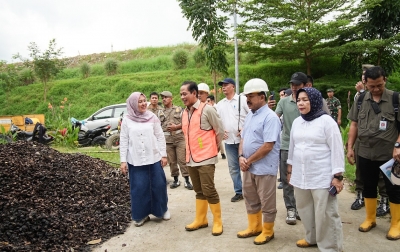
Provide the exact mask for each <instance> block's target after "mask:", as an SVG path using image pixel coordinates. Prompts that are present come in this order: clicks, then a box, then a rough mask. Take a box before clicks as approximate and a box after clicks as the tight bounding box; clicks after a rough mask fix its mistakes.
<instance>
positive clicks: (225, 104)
mask: <svg viewBox="0 0 400 252" xmlns="http://www.w3.org/2000/svg"><path fill="white" fill-rule="evenodd" d="M218 85H220V86H222V92H223V93H224V95H225V98H224V99H222V100H221V101H219V102H218V104H217V112H218V114H219V116H220V117H221V119H222V123H223V125H224V129H225V134H224V141H225V152H226V154H227V156H228V167H229V173H230V175H231V178H232V181H233V188H234V190H235V196H233V197H232V199H231V202H237V201H240V200H242V199H243V193H242V177H241V174H240V166H239V154H238V150H239V143H240V130H241V129H242V127H243V124H244V119H245V117H246V115H247V114H248V113H249V111H250V110H249V107H248V106H247V99H246V97H245V96H239V95H238V94H236V93H235V87H236V83H235V81H234V80H233V79H231V78H225V79H224V80H223V81H220V82H218Z"/></svg>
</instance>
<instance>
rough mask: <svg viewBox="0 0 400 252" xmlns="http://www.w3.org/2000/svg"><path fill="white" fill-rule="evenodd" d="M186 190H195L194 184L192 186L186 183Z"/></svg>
mask: <svg viewBox="0 0 400 252" xmlns="http://www.w3.org/2000/svg"><path fill="white" fill-rule="evenodd" d="M185 188H186V189H188V190H193V186H192V184H190V182H189V181H185Z"/></svg>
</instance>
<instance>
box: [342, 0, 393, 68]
mask: <svg viewBox="0 0 400 252" xmlns="http://www.w3.org/2000/svg"><path fill="white" fill-rule="evenodd" d="M361 5H363V6H365V10H364V12H363V13H362V15H361V17H360V20H359V22H358V23H357V25H356V26H355V27H354V29H353V31H352V32H350V33H347V34H343V35H342V36H341V37H340V38H339V40H340V42H339V43H342V44H344V45H343V48H345V49H344V51H345V52H346V53H345V54H344V56H343V57H342V66H343V71H344V72H346V73H347V74H351V75H354V74H357V75H360V74H361V65H362V64H363V63H369V64H374V65H380V66H382V67H383V68H385V70H386V71H387V72H388V73H390V72H392V71H394V70H395V69H396V68H398V67H399V65H400V46H399V44H400V1H398V0H363V1H362V2H361Z"/></svg>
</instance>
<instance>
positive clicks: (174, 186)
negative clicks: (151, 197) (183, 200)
mask: <svg viewBox="0 0 400 252" xmlns="http://www.w3.org/2000/svg"><path fill="white" fill-rule="evenodd" d="M180 185H181V182H179V180H174V182H172V184H171V185H170V186H169V188H171V189H175V188H177V187H178V186H180Z"/></svg>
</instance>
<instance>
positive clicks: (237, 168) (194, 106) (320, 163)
mask: <svg viewBox="0 0 400 252" xmlns="http://www.w3.org/2000/svg"><path fill="white" fill-rule="evenodd" d="M368 71H369V70H367V73H366V74H365V76H366V77H365V79H366V83H367V88H368V90H369V91H370V93H368V94H367V95H366V98H365V99H364V101H363V104H364V103H367V102H369V101H368V100H371V99H373V100H375V102H376V103H377V104H378V107H379V106H381V104H382V112H380V113H383V114H379V115H373V116H368V115H369V113H368V110H369V106H368V105H363V106H362V108H361V110H360V111H359V110H357V106H356V108H354V106H353V108H352V110H351V113H350V114H349V119H350V120H351V121H352V123H351V129H350V135H349V142H348V150H347V157H348V159H349V161H350V162H353V161H354V160H353V158H354V152H353V145H354V142H355V139H356V138H357V139H359V142H360V146H359V148H358V151H359V152H358V156H357V162H359V166H362V167H363V168H361V176H362V177H363V178H364V197H365V205H366V209H367V218H366V220H365V222H364V223H363V224H362V225H361V226H360V231H363V232H366V231H369V230H370V229H371V228H373V227H375V226H376V220H375V218H374V217H375V215H374V214H375V212H374V211H373V209H375V210H376V186H377V181H378V177H379V165H381V164H382V162H386V161H387V160H389V159H390V158H392V157H394V158H395V159H396V160H398V161H400V148H397V147H393V146H394V143H395V142H396V141H397V142H400V138H399V137H398V133H397V131H396V132H394V130H397V129H396V127H395V126H393V124H394V123H395V122H396V118H394V116H390V115H391V114H393V113H394V112H393V111H389V110H390V109H389V107H390V106H388V104H389V105H390V104H391V103H390V102H387V101H388V100H390V98H391V97H390V94H391V93H390V92H392V91H390V92H389V90H386V89H385V81H386V76H385V74H384V72H382V71H383V69H381V68H379V67H378V69H375V68H372V70H370V71H371V73H368ZM311 81H312V80H311ZM289 84H290V90H291V94H288V96H286V97H281V99H280V101H279V102H278V104H277V105H276V102H275V101H272V100H269V99H268V97H269V96H268V92H269V89H268V85H267V83H266V82H265V81H264V80H262V79H257V78H256V79H251V80H249V81H248V82H247V83H246V84H245V85H244V92H243V94H244V95H238V94H237V93H236V91H235V89H236V84H235V81H234V80H233V79H231V78H226V79H224V80H222V81H221V82H219V85H220V86H221V87H222V92H223V93H224V95H225V98H224V99H222V100H221V101H220V102H218V104H217V105H216V107H214V106H212V105H213V104H212V103H211V98H214V97H210V95H209V89H207V88H208V86H207V87H206V86H205V85H206V84H205V83H201V84H199V85H197V84H196V83H195V82H193V81H185V82H183V83H182V85H181V88H180V97H181V100H182V102H183V104H184V105H185V108H183V109H182V108H180V107H176V106H173V105H172V94H171V93H170V92H169V91H164V92H162V93H161V97H162V100H163V104H164V108H163V109H162V108H161V109H160V108H157V106H158V105H155V103H154V105H152V103H151V104H150V106H149V109H146V107H147V105H145V103H146V97H145V95H144V94H142V93H138V92H135V93H133V94H132V95H131V96H130V97H129V98H128V100H127V107H128V115H127V116H126V118H127V119H128V120H124V123H123V125H122V128H121V140H120V155H121V170H122V172H123V173H127V171H128V169H129V183H130V188H131V194H130V195H131V205H132V207H131V209H132V219H133V220H134V223H135V225H136V226H141V225H143V224H144V223H145V222H146V221H148V220H149V214H153V215H154V216H156V217H158V218H163V219H165V220H168V219H170V218H171V215H170V213H169V211H168V207H167V202H168V199H167V193H166V186H167V184H166V178H165V174H164V171H163V167H164V166H165V165H166V164H167V160H168V162H169V163H170V166H171V176H172V177H174V182H173V183H172V184H171V185H170V187H171V188H176V187H178V186H179V180H178V176H179V169H178V168H177V164H179V168H180V170H181V173H182V176H183V177H184V178H185V187H186V188H187V189H193V190H194V191H195V198H196V214H195V219H194V221H193V222H192V223H190V224H188V225H186V226H185V229H186V230H187V231H194V230H197V229H200V228H205V227H208V219H207V211H208V207H210V210H211V212H212V214H213V217H214V218H213V227H212V234H213V235H221V234H222V233H223V224H222V217H221V213H222V211H221V204H220V199H219V195H218V192H217V190H216V188H215V183H214V174H215V165H216V163H217V162H218V152H219V151H220V150H221V149H222V148H221V146H222V145H221V143H222V141H224V147H225V151H226V155H227V159H228V167H229V173H230V175H231V178H232V181H233V189H234V192H235V195H234V196H233V197H232V199H231V201H232V202H237V201H240V200H242V199H244V202H245V206H246V211H247V218H248V227H247V228H246V229H245V230H242V231H240V232H238V233H237V237H239V238H247V237H252V236H256V237H255V239H254V243H255V244H257V245H259V244H265V243H267V242H269V241H270V240H272V239H273V238H274V223H275V218H276V213H277V209H276V187H275V181H276V178H277V173H278V167H279V170H280V178H281V181H282V184H283V198H284V201H285V206H286V208H287V217H286V223H287V224H289V225H294V224H296V220H300V219H301V220H302V223H303V226H304V228H305V237H304V239H300V240H298V241H297V243H296V245H297V246H298V247H310V246H318V248H319V249H320V250H321V251H343V232H342V224H341V219H340V216H339V210H338V201H337V197H336V195H337V194H339V193H340V192H341V191H342V190H343V188H344V183H343V172H344V167H345V165H344V150H343V142H342V137H341V133H340V130H339V127H338V121H337V120H336V121H335V120H334V119H333V118H332V117H331V116H330V111H329V109H328V108H327V104H326V101H325V99H323V98H322V95H321V93H320V92H319V91H318V90H317V89H315V88H313V87H312V84H313V83H311V84H310V83H309V78H307V75H305V74H304V73H302V72H297V73H294V74H293V75H292V76H291V78H290V81H289ZM369 94H371V95H369ZM382 94H384V95H383V96H382ZM370 97H371V98H370ZM152 100H153V99H152V98H151V101H152ZM208 100H209V102H208ZM212 100H214V99H212ZM275 105H276V110H275V111H273V110H272V108H273V107H274V106H275ZM151 109H154V111H153V112H154V113H153V112H150V110H151ZM366 115H367V116H366ZM396 115H397V114H396ZM376 116H377V117H380V118H381V119H382V118H383V116H384V118H385V119H386V120H385V121H386V122H387V123H386V125H387V126H386V128H385V130H382V129H380V131H377V132H373V133H371V131H368V130H367V128H368V127H366V128H364V127H363V126H362V125H364V126H366V125H368V119H370V118H371V120H373V121H374V120H375V119H374V118H372V117H376ZM281 120H282V121H281ZM364 120H367V121H364ZM375 121H376V120H375ZM357 122H359V124H358V123H357ZM361 122H362V124H360V123H361ZM282 123H283V127H282ZM359 125H360V126H359ZM281 131H282V132H281ZM368 134H369V135H368ZM371 134H372V135H371ZM178 135H179V136H178ZM377 135H378V136H377ZM375 138H376V141H371V139H375ZM367 139H369V141H368V140H367ZM371 144H372V145H374V146H372V147H375V148H378V145H379V144H383V145H384V147H386V149H385V150H386V152H385V151H383V150H381V151H380V152H379V155H375V154H374V153H373V151H372V150H373V148H371ZM390 145H392V147H391V149H390ZM168 146H169V147H168ZM399 147H400V143H399ZM169 148H170V149H169ZM368 148H371V150H368V151H367V150H366V149H368ZM379 148H381V147H379ZM178 152H179V153H180V154H178ZM381 152H382V153H381ZM391 152H393V153H391ZM389 154H390V155H389ZM178 156H179V157H178ZM175 160H177V161H175ZM189 176H190V179H191V181H192V183H193V185H192V184H191V183H190V180H189ZM384 177H385V176H384ZM385 182H386V188H387V193H388V195H389V201H390V204H391V209H395V210H396V211H397V212H396V213H393V212H392V223H391V228H390V230H389V233H388V234H387V238H388V239H399V238H400V216H399V215H400V208H399V206H400V198H399V197H400V196H399V195H400V194H399V192H400V186H397V185H392V184H391V183H390V181H389V180H387V179H386V180H385ZM373 201H375V204H374V203H373ZM300 217H301V218H300Z"/></svg>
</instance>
